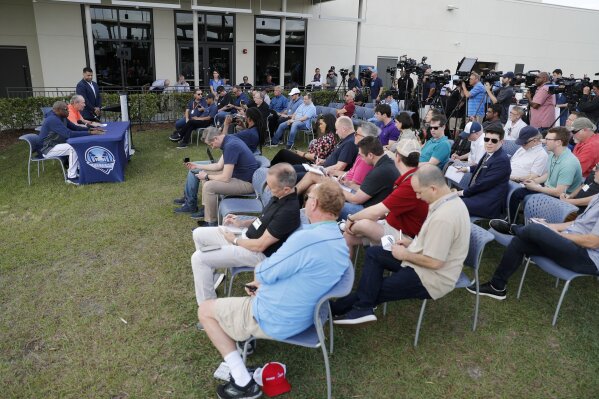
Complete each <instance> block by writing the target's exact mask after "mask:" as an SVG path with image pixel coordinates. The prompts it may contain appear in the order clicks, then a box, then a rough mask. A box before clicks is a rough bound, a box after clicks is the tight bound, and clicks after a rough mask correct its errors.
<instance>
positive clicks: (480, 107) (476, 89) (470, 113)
mask: <svg viewBox="0 0 599 399" xmlns="http://www.w3.org/2000/svg"><path fill="white" fill-rule="evenodd" d="M469 83H470V87H472V89H471V90H468V88H467V87H466V83H465V82H462V92H463V94H464V97H466V98H467V99H468V107H467V110H466V116H467V117H468V118H469V119H470V120H471V121H476V122H481V121H482V119H483V116H484V115H485V104H484V103H485V100H486V98H487V96H486V92H485V87H484V86H483V84H482V83H481V82H480V75H479V74H478V73H476V72H472V73H471V74H470V80H469Z"/></svg>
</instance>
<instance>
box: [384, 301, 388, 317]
mask: <svg viewBox="0 0 599 399" xmlns="http://www.w3.org/2000/svg"><path fill="white" fill-rule="evenodd" d="M383 316H387V302H385V303H383Z"/></svg>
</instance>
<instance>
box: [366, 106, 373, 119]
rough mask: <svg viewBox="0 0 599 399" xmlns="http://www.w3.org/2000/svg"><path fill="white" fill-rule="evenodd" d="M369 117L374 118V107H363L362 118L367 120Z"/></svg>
mask: <svg viewBox="0 0 599 399" xmlns="http://www.w3.org/2000/svg"><path fill="white" fill-rule="evenodd" d="M370 118H374V109H372V108H365V109H364V119H366V120H368V119H370Z"/></svg>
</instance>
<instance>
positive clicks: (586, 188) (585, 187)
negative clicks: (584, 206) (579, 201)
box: [582, 184, 590, 193]
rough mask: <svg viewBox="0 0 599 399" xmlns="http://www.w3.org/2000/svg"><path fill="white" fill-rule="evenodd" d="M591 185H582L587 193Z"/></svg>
mask: <svg viewBox="0 0 599 399" xmlns="http://www.w3.org/2000/svg"><path fill="white" fill-rule="evenodd" d="M589 188H590V187H589V185H588V184H585V185H584V186H582V191H584V192H585V193H586V192H587V191H588V190H589Z"/></svg>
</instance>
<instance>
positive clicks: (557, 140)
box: [545, 138, 561, 141]
mask: <svg viewBox="0 0 599 399" xmlns="http://www.w3.org/2000/svg"><path fill="white" fill-rule="evenodd" d="M545 141H561V139H548V138H546V139H545Z"/></svg>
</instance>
